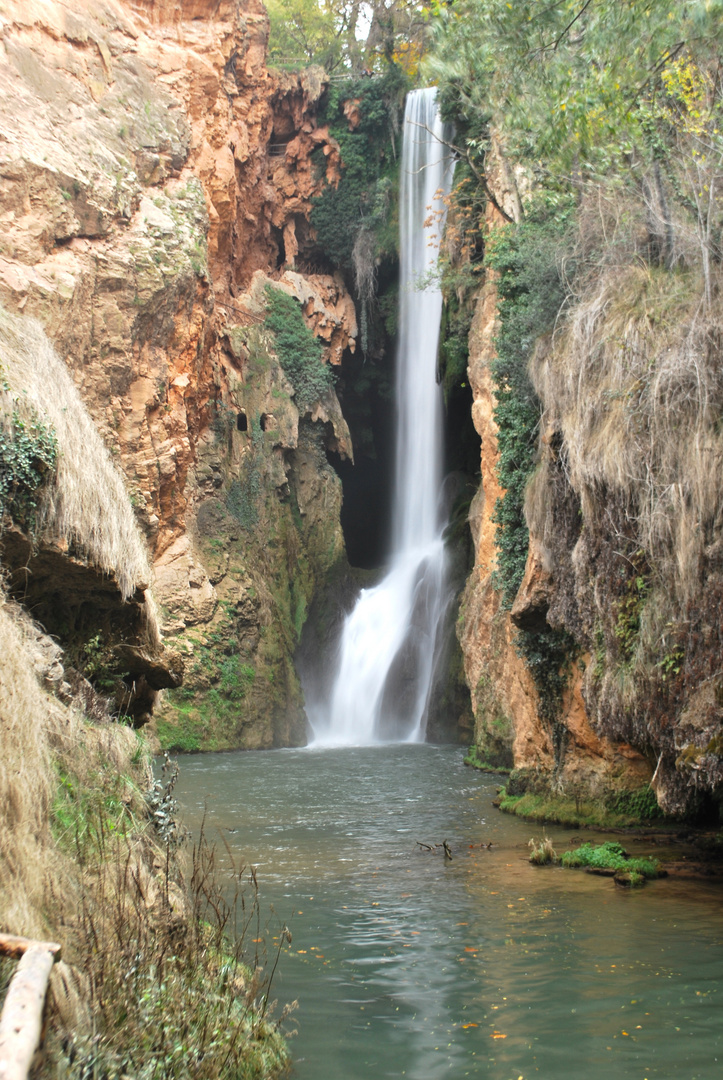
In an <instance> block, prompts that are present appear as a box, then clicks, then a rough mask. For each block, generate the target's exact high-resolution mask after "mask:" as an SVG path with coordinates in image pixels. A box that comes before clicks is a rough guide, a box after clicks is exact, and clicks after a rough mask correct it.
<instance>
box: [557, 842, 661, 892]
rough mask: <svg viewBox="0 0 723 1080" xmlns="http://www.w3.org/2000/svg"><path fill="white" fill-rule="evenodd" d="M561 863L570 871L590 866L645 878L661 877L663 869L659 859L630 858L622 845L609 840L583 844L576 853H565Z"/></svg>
mask: <svg viewBox="0 0 723 1080" xmlns="http://www.w3.org/2000/svg"><path fill="white" fill-rule="evenodd" d="M560 862H561V864H562V865H563V866H564V867H566V868H567V869H568V870H569V869H573V868H575V867H579V866H586V867H587V866H589V867H592V868H593V869H596V870H619V871H623V872H624V873H630V874H636V875H640V876H641V877H643V878H657V877H660V876H661V867H660V863H659V861H658V860H657V859H645V858H639V859H633V858H630V857H629V856H628V854H627V852H626V851H625V849H624V848H623V846H622V844H618V843H617V842H616V841H614V840H607V841H606V842H605V843H604V844H581V845H580V847H579V848H576V849H575V850H574V851H565V852H563V854H562V856H561V858H560ZM631 884H632V882H631Z"/></svg>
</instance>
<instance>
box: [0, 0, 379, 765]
mask: <svg viewBox="0 0 723 1080" xmlns="http://www.w3.org/2000/svg"><path fill="white" fill-rule="evenodd" d="M0 35H1V36H2V42H3V51H2V55H1V56H0V88H1V101H2V105H1V106H0V223H1V226H2V227H1V231H0V303H2V305H3V306H4V307H5V308H6V309H7V310H8V312H10V313H11V314H13V315H20V316H21V317H22V318H27V317H32V318H34V319H36V320H39V322H40V323H41V324H42V326H43V327H44V329H45V332H46V334H47V336H48V338H49V339H50V341H51V342H52V344H53V345H54V346H55V348H56V350H57V352H58V353H59V355H60V356H61V357H62V359H63V360H64V361H65V362H66V364H67V365H68V368H69V369H70V371H71V373H72V376H73V379H74V381H75V384H76V386H77V388H78V390H79V391H80V393H81V396H82V398H83V401H84V403H85V405H86V406H87V408H88V409H89V411H90V413H91V415H92V417H93V420H94V421H95V424H96V427H97V428H98V430H99V432H100V434H101V436H102V438H103V440H104V442H105V444H106V446H107V447H108V448H109V449H110V451H111V453H112V454H113V455H114V456H115V458H116V461H117V463H118V464H119V465H120V467H121V469H122V471H123V473H124V475H125V478H126V482H127V486H128V489H129V492H130V495H131V500H132V502H133V506H134V509H135V513H136V517H137V519H138V521H139V523H140V525H141V528H142V530H143V532H144V534H145V538H146V540H147V543H148V545H149V550H150V553H151V559H152V584H153V590H154V594H155V598H156V602H157V605H158V609H159V613H160V622H161V626H162V629H163V633H164V637H165V639H166V640H167V642H169V643H170V644H171V646H172V647H173V648H172V651H173V654H174V658H175V659H174V665H175V668H174V670H176V671H177V670H178V666H179V663H180V659H182V660H183V661H184V664H185V669H186V675H185V682H184V688H183V689H182V690H175V691H172V692H171V694H170V696H169V698H168V699H167V700H166V702H165V703H164V704H163V706H162V708H161V711H160V714H159V715H160V719H159V732H160V734H161V736H162V738H163V739H164V741H165V742H166V743H167V744H168V745H171V746H176V747H179V748H184V749H191V748H196V747H206V748H222V747H228V746H249V747H251V746H253V747H258V746H271V745H278V744H288V743H296V742H300V741H303V739H304V726H303V713H302V707H301V706H302V699H301V692H300V689H299V686H298V682H297V680H296V675H295V673H294V669H293V662H292V654H293V650H294V648H295V646H296V643H297V641H298V636H299V633H300V629H301V626H302V625H303V621H304V618H305V612H306V608H307V606H308V604H309V602H310V600H311V597H312V595H313V591H314V588H315V585H316V582H317V581H318V580H319V578H320V576H321V575H322V574H324V573H325V572H326V571H327V570H328V568H329V567H330V566H331V565H332V564H333V563H334V562H335V561H336V560H338V559H339V558H340V557H341V556H342V554H343V538H342V534H341V529H340V525H339V508H340V502H341V489H340V484H339V481H338V478H337V477H336V475H335V474H334V472H333V471H332V470H331V469H330V467H329V466H328V465H327V463H326V456H325V450H326V449H327V448H329V449H332V450H333V451H334V452H335V453H337V454H340V455H342V456H349V457H351V454H352V451H351V445H350V440H349V435H348V430H347V428H346V424H345V422H344V420H343V417H342V415H341V410H340V408H339V405H338V402H337V400H336V396H335V394H334V391H333V390H329V391H328V392H327V393H326V394H325V395H324V396H323V399H322V400H314V401H307V400H305V401H304V402H303V403H302V402H301V401H300V395H299V394H298V393H297V392H296V387H295V386H293V385H292V384H291V383H290V382H289V378H288V376H287V375H286V374H285V373H284V371H283V369H282V366H281V364H280V362H279V359H278V356H277V353H276V351H275V343H274V339H273V335H270V334H269V333H268V332H267V331H266V330H265V327H264V296H265V286H266V285H269V284H271V285H272V286H273V287H278V288H281V289H282V290H285V291H286V292H288V293H290V294H291V295H293V296H295V297H296V298H297V299H298V300H299V301H300V303H301V305H302V308H303V312H304V318H305V320H306V323H307V325H308V327H309V328H310V329H311V330H312V331H313V332H314V333H315V334H316V335H317V336H318V337H319V338H320V339H321V340H322V341H323V343H324V347H325V361H326V362H329V363H332V364H338V363H339V361H340V359H341V356H342V353H343V352H344V350H346V349H353V348H354V346H355V339H356V334H357V328H356V319H355V313H354V305H353V303H352V301H351V299H350V297H349V296H348V294H347V293H346V291H345V288H344V285H343V282H342V281H341V279H340V278H334V277H330V276H325V275H320V274H311V275H306V276H305V275H303V274H301V273H300V272H299V271H298V269H297V268H296V266H295V260H296V256H297V254H298V252H299V248H300V245H302V246H303V243H304V240H305V238H306V237H307V236H308V230H309V225H308V218H309V211H310V206H311V198H312V196H313V195H314V194H316V193H318V192H319V191H320V190H321V187H322V185H324V184H325V183H328V182H334V180H335V178H336V177H338V171H339V151H338V147H337V145H336V143H335V142H334V140H333V139H332V138H331V136H330V135H329V133H328V130H327V129H325V128H324V127H318V126H317V123H316V120H315V117H314V106H315V104H316V103H317V102H318V99H319V97H320V94H321V92H322V89H323V85H322V81H321V79H322V73H321V71H319V70H317V69H310V70H309V71H307V72H306V73H305V74H304V75H301V76H291V75H277V74H272V73H270V72H269V71H268V70H267V68H266V66H265V56H266V44H267V36H268V20H267V16H266V12H265V10H264V8H263V6H262V5H261V3H259V2H257V0H248V2H247V3H243V4H238V3H230V2H228V3H224V2H222V3H220V4H215V5H211V4H208V3H203V2H200V0H196V2H189V3H186V2H180V3H153V2H150V0H149V2H148V3H136V4H123V3H115V2H113V0H108V2H105V0H102V2H100V3H98V4H94V5H88V4H86V3H84V2H82V0H69V2H64V3H61V2H60V0H58V2H40V0H38V2H35V0H31V2H30V3H25V2H23V3H19V2H18V3H14V2H12V0H10V2H9V3H7V4H5V5H4V6H3V10H2V12H1V13H0ZM317 150H320V151H321V155H319V154H316V155H315V159H314V160H315V163H316V164H314V165H312V161H311V155H312V153H313V152H314V151H317ZM320 156H321V160H322V162H323V167H322V168H321V169H320V168H319V166H318V160H319V157H320ZM26 546H27V545H26ZM42 546H43V545H42V544H41V545H40V548H41V549H42ZM41 554H42V551H41ZM6 557H7V558H8V559H9V561H10V564H11V569H14V568H15V567H16V566H19V565H20V563H21V562H22V561H23V559H26V560H29V562H27V566H28V567H29V569H30V570H31V571H32V570H33V567H34V564H33V559H36V561H37V557H38V547H37V543H36V546H35V550H34V551H33V549H32V544H31V545H30V548H29V549H28V550H25V549H23V548H22V545H18V546H17V552H15V553H13V552H12V551H10V548H9V547H8V546H7V545H6ZM26 576H27V575H26ZM149 584H151V583H150V582H145V583H144V585H146V586H147V585H149ZM107 588H108V589H109V590H110V592H111V593H112V592H113V588H114V586H113V582H112V581H111V582H108V583H107ZM20 592H22V590H21V589H20V588H18V593H19V594H20ZM24 595H25V598H26V599H27V592H26V593H25V594H24ZM84 603H85V601H84V598H83V596H82V587H81V586H79V585H78V583H77V582H76V583H69V584H68V585H67V588H64V589H63V588H58V590H57V591H56V598H55V605H54V611H55V614H54V615H53V614H52V612H46V613H45V614H47V619H46V622H47V624H48V629H49V630H50V631H51V632H53V633H55V634H56V635H57V636H58V637H59V638H60V640H61V642H62V643H63V644H64V645H67V646H68V647H71V649H75V652H76V653H77V654H78V655H79V656H83V655H87V650H86V653H84V649H85V646H86V645H87V641H85V638H87V637H89V636H91V625H92V619H93V615H92V612H91V613H89V612H88V610H85V611H83V605H84ZM91 606H92V605H91ZM86 608H87V604H86ZM109 611H112V605H111V608H109ZM124 636H125V637H128V634H127V633H126V631H125V630H121V631H118V629H117V626H115V624H114V619H113V618H112V615H111V614H109V615H108V617H107V618H106V620H105V622H103V624H102V626H101V633H100V638H99V639H98V640H97V641H96V642H95V644H96V648H97V650H99V652H100V654H101V659H102V662H103V665H104V666H105V668H107V669H108V672H109V673H110V675H111V676H118V677H120V676H124V677H125V679H126V683H128V682H129V681H132V677H133V675H134V671H133V670H131V669H130V668H129V666H128V658H127V649H126V651H125V653H123V649H122V648H120V647H121V646H123V644H124V643H125V644H126V645H128V644H129V643H130V642H129V641H125V642H124V640H123V638H124ZM131 636H132V635H131ZM119 649H120V651H119ZM179 658H180V659H179ZM146 666H147V665H146ZM167 666H168V665H167ZM172 666H173V665H172ZM177 678H178V676H177V675H174V676H173V678H172V679H165V680H163V679H161V680H160V684H161V685H162V686H165V687H169V686H171V687H172V686H174V685H177ZM156 681H157V682H158V680H156ZM202 699H203V701H204V707H203V717H202V716H201V710H200V708H199V706H200V702H201V700H202Z"/></svg>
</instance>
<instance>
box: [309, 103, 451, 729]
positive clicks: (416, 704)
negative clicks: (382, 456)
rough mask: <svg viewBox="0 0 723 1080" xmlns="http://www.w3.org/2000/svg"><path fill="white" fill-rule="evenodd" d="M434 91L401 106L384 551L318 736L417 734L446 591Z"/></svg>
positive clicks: (441, 153) (445, 164)
mask: <svg viewBox="0 0 723 1080" xmlns="http://www.w3.org/2000/svg"><path fill="white" fill-rule="evenodd" d="M443 129H444V125H443V124H442V121H441V120H440V118H439V114H438V112H437V104H436V90H435V89H434V88H431V89H426V90H415V91H414V92H413V93H411V94H409V96H408V98H407V105H406V111H405V116H404V139H403V153H402V183H401V193H400V283H401V284H400V305H399V326H400V334H399V349H398V355H397V377H396V398H397V409H398V435H397V446H396V473H395V498H394V507H393V511H392V513H393V536H392V555H391V559H390V565H389V569H388V572H387V574H386V576H385V577H384V579H383V580H382V581H381V582H380V583H379V584H378V585H376V586H375V587H374V588H371V589H363V590H362V592H361V595H360V596H359V599H358V601H357V603H356V606H355V607H354V609H353V611H352V612H351V613H350V614H349V615H348V617H347V619H346V622H345V624H344V628H343V631H342V635H341V643H340V649H339V658H338V668H337V673H336V678H335V681H334V686H333V690H332V694H331V699H330V701H328V702H326V703H325V704H324V705H322V706H318V707H316V708H315V709H314V710H313V711H312V713H311V715H310V717H309V720H310V723H311V728H312V732H313V737H312V740H311V742H312V744H313V745H315V746H363V745H369V744H373V743H376V742H393V741H395V742H418V741H420V740H422V739H423V738H424V728H425V718H426V708H427V702H428V698H429V692H430V689H431V685H432V678H433V673H434V662H435V655H436V648H437V644H438V641H437V638H438V629H439V627H440V624H441V621H442V616H443V614H444V610H445V605H446V602H447V595H446V587H445V553H444V542H443V539H442V531H443V528H444V524H445V522H444V520H443V515H442V512H441V499H440V496H441V487H442V400H441V391H440V387H439V386H438V385H437V378H436V373H437V346H438V342H439V324H440V317H441V312H442V294H441V292H440V290H439V288H438V287H437V285H436V283H435V282H434V280H433V278H434V270H435V267H436V263H437V248H438V238H439V236H441V232H442V228H443V223H444V198H443V197H444V195H445V194H446V193H447V192H448V191H449V187H450V184H451V179H452V171H453V162H452V158H451V155H450V154H449V152H448V151H447V150H446V147H445V145H444V143H443V142H442V141H441V140H442V138H443V134H444V130H443Z"/></svg>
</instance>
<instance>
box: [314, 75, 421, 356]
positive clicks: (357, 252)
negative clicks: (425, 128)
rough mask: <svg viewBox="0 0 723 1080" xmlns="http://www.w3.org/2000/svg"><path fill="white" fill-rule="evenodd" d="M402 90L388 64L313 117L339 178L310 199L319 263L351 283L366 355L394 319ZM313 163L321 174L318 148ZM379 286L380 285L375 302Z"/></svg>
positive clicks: (343, 86) (341, 87)
mask: <svg viewBox="0 0 723 1080" xmlns="http://www.w3.org/2000/svg"><path fill="white" fill-rule="evenodd" d="M408 88H409V80H408V77H407V75H406V74H405V72H404V70H403V69H402V68H401V67H400V66H399V65H398V64H395V63H390V64H389V65H387V66H386V68H385V70H384V73H383V74H382V75H380V76H378V77H376V78H374V79H369V78H358V77H357V78H354V77H349V78H348V79H344V80H340V81H339V82H335V83H333V84H332V86H331V87H330V88H329V90H328V92H327V95H326V98H325V100H324V102H323V104H322V109H321V115H320V117H319V123H324V124H328V126H329V132H330V134H331V135H332V136H333V137H334V139H335V140H336V141H337V143H338V144H339V148H340V150H341V159H342V175H341V179H340V181H339V183H338V185H336V186H330V185H327V186H326V187H325V188H324V190H323V191H322V193H321V195H319V196H318V197H317V198H315V199H314V200H313V205H312V211H311V224H312V225H313V227H314V229H315V230H316V234H317V241H318V248H319V251H320V252H321V253H323V257H324V259H326V260H329V261H330V262H331V263H332V264H333V266H334V267H335V268H338V269H340V270H342V272H343V273H344V275H345V276H346V278H347V280H350V281H353V283H354V290H355V293H356V297H357V301H358V303H359V307H360V323H361V327H360V329H361V346H362V352H363V353H364V355H365V356H367V355H371V354H372V353H373V352H374V347H375V344H376V343H377V342H378V340H380V339H381V338H382V337H383V333H384V323H385V322H386V323H389V322H390V319H391V320H392V321H393V319H394V318H395V316H396V282H394V281H392V280H390V279H391V277H392V275H390V274H389V273H388V269H389V266H390V265H394V264H395V263H396V259H397V244H398V208H397V200H398V187H399V175H398V173H399V161H398V153H397V150H398V146H397V142H398V136H399V130H400V127H401V117H402V109H403V104H404V97H405V94H406V91H407V89H408ZM350 105H352V106H353V110H352V114H351V115H352V117H353V121H350V115H349V107H350ZM315 161H316V165H317V168H318V170H319V174H320V175H323V172H324V171H325V169H326V158H325V157H324V156H323V154H322V152H321V150H318V151H316V157H315ZM380 280H381V281H383V283H384V287H383V288H382V289H381V296H380V297H379V299H377V293H378V291H379V282H380ZM392 309H393V310H392Z"/></svg>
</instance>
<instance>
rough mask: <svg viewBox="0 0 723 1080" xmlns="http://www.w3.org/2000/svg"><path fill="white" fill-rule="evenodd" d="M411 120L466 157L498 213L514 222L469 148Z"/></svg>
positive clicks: (461, 156) (458, 156)
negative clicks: (449, 140) (458, 144)
mask: <svg viewBox="0 0 723 1080" xmlns="http://www.w3.org/2000/svg"><path fill="white" fill-rule="evenodd" d="M411 122H412V123H413V124H415V126H416V127H421V128H424V130H425V131H427V132H428V133H429V134H430V135H431V136H432V137H433V138H435V139H436V140H437V142H439V143H441V144H442V146H446V147H447V149H448V150H451V151H452V153H453V154H456V155H457V158H458V159H461V158H464V160H465V161H466V162H467V164H468V165H469V167H470V169H471V170H472V172H473V174H474V177H475V179H476V180H477V182H478V184H479V185H480V187H481V188H482V190H483V191H484V193H485V195H486V196H487V198H488V199H489V201H490V202H491V203H492V205H493V206H494V208H495V210H497V211H498V213H500V214H501V215H502V217H503V218H504V219H505V221H509V222H513V221H514V220H515V219H514V218H513V217H510V215H509V214H508V213H507V211H506V210H504V209H503V208H502V207H501V206H500V204H499V202H498V201H497V199H496V198H495V195H494V193H493V191H492V190H491V188H490V186H489V184H488V183H487V177H486V176H485V175H484V173H483V172H480V170H479V169H478V168H477V166H476V165H475V163H474V161H473V160H472V157H471V155H470V152H469V150H465V149H463V148H462V147H461V146H456V145H455V144H454V143H452V142H448V141H447V139H443V138H442V137H441V135H437V133H436V132H434V131H432V129H431V128H430V127H429V125H428V124H419V123H417V121H414V120H413V121H411Z"/></svg>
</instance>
